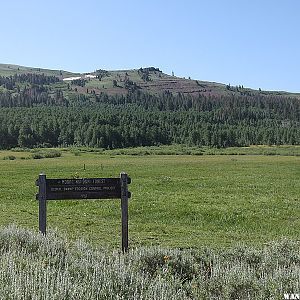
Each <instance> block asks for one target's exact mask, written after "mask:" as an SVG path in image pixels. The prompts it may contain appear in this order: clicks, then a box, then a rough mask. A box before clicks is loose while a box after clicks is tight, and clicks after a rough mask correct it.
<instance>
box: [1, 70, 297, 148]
mask: <svg viewBox="0 0 300 300" xmlns="http://www.w3.org/2000/svg"><path fill="white" fill-rule="evenodd" d="M11 78H15V79H16V80H14V84H13V86H12V87H11V89H7V86H6V87H5V89H3V90H2V91H1V90H0V148H2V149H7V148H12V147H38V146H48V147H50V146H51V147H57V146H69V145H78V146H89V147H101V148H110V149H112V148H121V147H134V146H149V145H159V144H172V143H179V144H189V145H198V146H204V145H205V146H212V147H229V146H248V145H252V144H269V145H272V144H277V145H281V144H300V126H299V125H300V101H299V99H296V98H288V97H283V96H277V95H259V94H257V95H255V96H249V95H239V96H236V95H234V94H232V95H229V96H202V95H199V96H197V97H195V96H189V95H184V94H177V95H173V94H172V93H170V92H165V93H162V94H160V95H151V94H147V93H143V92H141V91H140V90H137V91H134V92H131V93H128V94H127V95H116V96H109V95H107V94H104V93H101V94H100V95H96V94H78V93H77V94H76V93H74V92H70V91H68V90H66V91H62V90H61V89H54V88H52V87H51V84H52V83H55V82H57V81H56V79H53V78H52V77H50V78H47V76H43V78H40V79H37V78H38V77H37V78H35V77H30V76H29V77H28V80H27V81H26V80H25V81H24V82H26V83H28V85H27V86H23V87H22V86H21V87H20V85H19V84H18V83H20V82H21V80H23V79H21V78H23V77H17V76H15V77H11ZM32 78H35V79H32ZM51 78H52V79H51ZM39 80H41V81H40V82H41V83H37V82H38V81H39ZM51 80H53V82H51ZM3 82H4V83H3ZM5 82H6V81H5V80H3V81H0V86H1V85H2V86H3V85H5V84H6V83H5ZM24 82H23V81H22V84H23V83H24ZM18 87H19V88H20V90H19V91H18V90H17V88H18Z"/></svg>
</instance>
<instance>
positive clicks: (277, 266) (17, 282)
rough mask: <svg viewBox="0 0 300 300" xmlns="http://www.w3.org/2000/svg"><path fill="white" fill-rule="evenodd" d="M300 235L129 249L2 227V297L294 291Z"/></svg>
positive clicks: (258, 295)
mask: <svg viewBox="0 0 300 300" xmlns="http://www.w3.org/2000/svg"><path fill="white" fill-rule="evenodd" d="M299 249H300V242H299V241H298V242H297V241H290V240H282V241H279V242H272V243H270V244H268V245H266V246H264V247H263V248H262V249H253V248H251V247H247V246H243V245H242V246H237V247H232V248H229V249H219V250H212V249H209V248H200V249H193V250H179V249H163V248H153V247H151V248H138V249H132V250H130V251H129V252H128V253H127V254H125V255H124V254H122V253H120V252H119V251H111V250H105V249H101V248H92V247H91V246H89V245H88V244H86V243H85V242H83V241H76V242H71V241H67V240H66V239H65V238H64V237H63V236H61V235H59V234H58V233H57V232H55V231H51V230H49V233H47V236H43V235H41V234H38V233H34V232H31V231H29V230H25V229H21V228H17V227H15V226H9V227H5V228H2V229H0V278H1V280H0V291H1V296H0V298H1V299H53V300H55V299H149V300H150V299H161V300H164V299H166V300H170V299H172V300H173V299H174V300H176V299H178V300H179V299H180V300H185V299H190V300H191V299H225V300H226V299H227V300H229V299H230V300H231V299H243V300H246V299H249V300H250V299H251V300H252V299H256V300H262V299H283V296H284V293H287V292H290V293H297V292H298V291H299V274H300V250H299Z"/></svg>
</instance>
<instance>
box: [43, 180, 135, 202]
mask: <svg viewBox="0 0 300 300" xmlns="http://www.w3.org/2000/svg"><path fill="white" fill-rule="evenodd" d="M127 181H128V182H127V183H130V178H129V177H128V180H127ZM130 196H131V195H130V192H128V198H130ZM37 197H38V195H37ZM46 198H47V200H64V199H116V198H121V181H120V178H80V179H46Z"/></svg>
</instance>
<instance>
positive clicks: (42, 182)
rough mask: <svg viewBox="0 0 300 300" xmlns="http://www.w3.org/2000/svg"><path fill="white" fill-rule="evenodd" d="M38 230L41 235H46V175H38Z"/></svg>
mask: <svg viewBox="0 0 300 300" xmlns="http://www.w3.org/2000/svg"><path fill="white" fill-rule="evenodd" d="M38 185H39V199H38V200H39V230H40V232H41V233H42V234H44V235H45V234H46V220H47V199H46V175H45V174H40V175H39V180H38Z"/></svg>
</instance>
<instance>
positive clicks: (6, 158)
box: [3, 155, 17, 160]
mask: <svg viewBox="0 0 300 300" xmlns="http://www.w3.org/2000/svg"><path fill="white" fill-rule="evenodd" d="M15 159H17V158H16V157H15V156H14V155H8V156H4V157H3V160H15Z"/></svg>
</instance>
